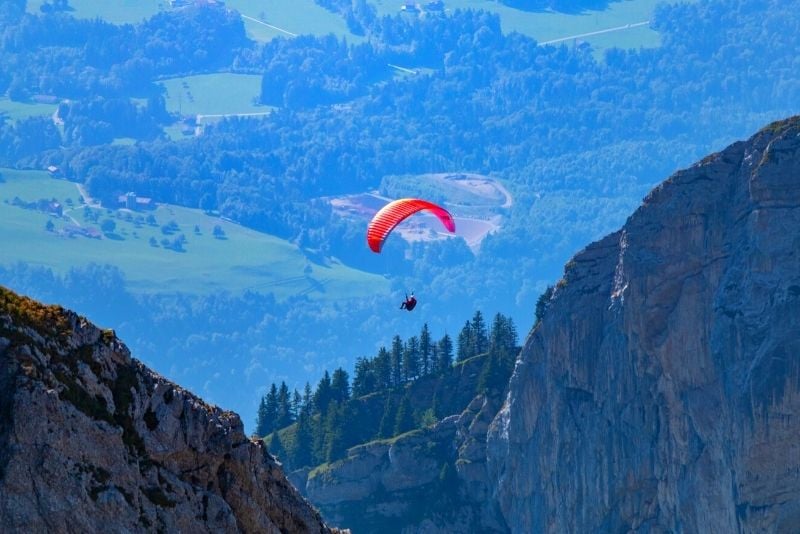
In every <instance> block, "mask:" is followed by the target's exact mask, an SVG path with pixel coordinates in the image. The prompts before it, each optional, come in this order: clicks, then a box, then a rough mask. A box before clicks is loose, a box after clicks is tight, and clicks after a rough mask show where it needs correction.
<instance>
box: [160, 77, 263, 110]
mask: <svg viewBox="0 0 800 534" xmlns="http://www.w3.org/2000/svg"><path fill="white" fill-rule="evenodd" d="M159 83H160V84H161V85H163V86H164V88H165V89H166V95H165V99H166V104H167V109H168V110H169V111H170V112H173V113H175V112H180V113H181V114H182V115H198V114H202V115H213V114H231V113H263V112H269V111H270V109H272V108H270V107H269V106H261V105H257V104H256V99H257V98H258V96H259V94H260V93H261V76H259V75H257V74H233V73H226V72H221V73H215V74H200V75H197V76H185V77H181V78H170V79H169V80H163V81H161V82H159Z"/></svg>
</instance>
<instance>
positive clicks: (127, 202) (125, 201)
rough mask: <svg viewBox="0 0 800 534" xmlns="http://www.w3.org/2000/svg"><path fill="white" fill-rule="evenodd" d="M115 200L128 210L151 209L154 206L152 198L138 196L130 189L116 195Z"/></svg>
mask: <svg viewBox="0 0 800 534" xmlns="http://www.w3.org/2000/svg"><path fill="white" fill-rule="evenodd" d="M117 201H118V202H119V204H120V205H121V206H122V207H123V208H128V209H129V210H151V209H153V208H155V207H156V205H155V203H154V202H153V199H152V198H149V197H140V196H138V195H137V194H136V193H134V192H132V191H131V192H128V193H125V194H124V195H120V196H118V197H117Z"/></svg>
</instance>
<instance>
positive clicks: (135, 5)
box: [28, 0, 169, 24]
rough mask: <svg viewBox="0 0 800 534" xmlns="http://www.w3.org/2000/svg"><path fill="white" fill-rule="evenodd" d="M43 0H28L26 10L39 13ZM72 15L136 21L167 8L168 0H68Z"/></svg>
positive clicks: (119, 21)
mask: <svg viewBox="0 0 800 534" xmlns="http://www.w3.org/2000/svg"><path fill="white" fill-rule="evenodd" d="M43 3H44V0H28V11H29V12H31V13H39V12H40V11H39V8H40V7H41V5H42V4H43ZM69 5H70V6H72V9H73V11H71V12H70V13H72V15H73V16H75V17H77V18H83V19H92V18H95V17H99V18H101V19H104V20H107V21H109V22H113V23H115V24H123V23H126V22H128V23H136V22H139V21H140V20H142V19H146V18H148V17H151V16H153V15H155V14H156V13H158V12H159V10H160V9H167V8H168V7H167V6H168V5H169V1H168V0H69Z"/></svg>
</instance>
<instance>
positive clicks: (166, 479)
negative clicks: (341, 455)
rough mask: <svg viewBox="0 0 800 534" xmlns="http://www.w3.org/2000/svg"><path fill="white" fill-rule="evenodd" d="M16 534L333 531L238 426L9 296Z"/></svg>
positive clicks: (92, 336)
mask: <svg viewBox="0 0 800 534" xmlns="http://www.w3.org/2000/svg"><path fill="white" fill-rule="evenodd" d="M0 525H3V531H4V532H141V531H157V530H158V531H166V532H192V533H199V532H215V533H216V532H276V533H277V532H293V533H294V532H309V533H310V532H314V533H316V532H320V533H323V532H331V530H330V529H329V528H327V527H326V526H325V525H324V524H323V522H322V520H321V518H320V516H319V514H318V513H317V512H316V511H315V510H314V509H313V508H312V507H311V506H310V505H308V504H307V503H306V502H305V501H304V500H303V498H302V497H301V496H300V495H299V494H298V493H297V491H296V490H295V489H294V488H293V487H292V486H291V485H290V484H289V483H288V481H287V480H286V478H285V477H284V475H283V472H282V470H281V467H280V464H278V463H277V462H276V461H275V460H274V458H273V457H272V456H270V455H269V454H268V453H267V451H266V449H265V448H264V447H263V445H262V444H261V443H260V442H253V441H250V440H249V439H247V437H246V436H245V435H244V431H243V427H242V423H241V421H240V420H239V417H238V416H237V415H236V414H234V413H231V412H226V411H222V410H220V409H218V408H216V407H213V406H209V405H207V404H205V403H204V402H203V401H202V400H200V399H199V398H198V397H195V396H194V395H192V394H191V393H189V392H187V391H185V390H183V389H181V388H180V387H178V386H176V385H175V384H173V383H171V382H169V381H167V380H165V379H164V378H162V377H160V376H158V375H157V374H155V373H153V372H152V371H150V370H148V369H147V368H146V367H144V366H143V365H142V364H141V363H139V362H138V361H136V360H134V359H132V358H131V356H130V353H129V352H128V350H127V348H126V347H125V346H124V345H122V343H121V342H120V341H119V340H118V339H117V338H116V337H115V336H114V334H113V332H111V331H102V330H99V329H98V328H96V327H94V326H93V325H91V324H89V323H88V322H87V321H86V320H85V319H83V318H81V317H79V316H77V315H75V314H74V313H71V312H67V311H64V310H62V309H61V308H58V307H45V306H42V305H40V304H38V303H36V302H34V301H31V300H29V299H25V298H22V297H18V296H16V295H14V294H13V293H11V292H10V291H7V290H5V289H3V288H0Z"/></svg>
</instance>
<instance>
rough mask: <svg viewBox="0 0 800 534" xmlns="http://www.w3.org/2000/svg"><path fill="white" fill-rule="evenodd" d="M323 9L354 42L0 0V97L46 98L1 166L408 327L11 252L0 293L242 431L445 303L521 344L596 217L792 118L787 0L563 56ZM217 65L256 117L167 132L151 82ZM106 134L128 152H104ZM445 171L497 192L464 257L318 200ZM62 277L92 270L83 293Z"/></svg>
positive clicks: (183, 14) (1, 126) (672, 12)
mask: <svg viewBox="0 0 800 534" xmlns="http://www.w3.org/2000/svg"><path fill="white" fill-rule="evenodd" d="M329 4H330V5H329V6H328V7H329V8H330V9H334V10H341V11H342V16H344V17H345V18H346V20H347V21H348V24H349V26H350V27H351V30H353V32H354V33H359V32H360V34H361V35H364V36H368V39H367V40H365V41H364V42H362V43H360V44H352V43H348V42H346V41H343V40H341V39H339V38H336V37H333V36H327V37H315V36H299V37H296V38H282V37H281V38H276V39H273V40H271V41H269V42H266V43H259V42H254V41H251V40H249V39H248V38H247V36H246V35H245V32H244V29H243V26H242V21H241V19H240V18H239V17H238V15H237V14H236V13H235V12H234V11H228V10H226V9H224V8H218V9H217V8H210V7H206V8H188V9H183V10H179V11H174V12H173V11H171V12H164V13H160V14H158V15H156V16H154V17H152V18H150V19H148V20H146V21H144V22H142V23H140V24H136V25H123V26H115V25H112V24H108V23H105V22H102V21H99V20H77V19H73V18H72V17H71V16H70V14H69V12H50V13H41V14H38V15H32V14H24V10H23V7H24V2H20V1H19V0H14V1H12V2H5V3H4V4H3V6H2V7H0V17H2V23H3V27H4V29H3V31H2V40H0V60H2V62H3V64H4V65H7V66H10V68H8V69H4V70H3V71H2V72H0V93H2V92H5V93H6V94H7V95H8V97H9V98H10V99H12V101H29V100H30V99H33V98H39V97H41V96H42V95H44V96H52V97H56V98H57V100H58V101H59V102H60V104H59V108H58V116H59V118H60V119H61V120H62V121H63V124H60V123H56V122H54V121H53V120H51V117H44V116H41V117H31V118H28V119H20V120H13V121H12V120H3V119H0V164H2V165H5V166H16V167H35V168H45V167H47V166H49V165H54V166H57V167H59V169H61V171H62V172H63V175H64V176H65V177H66V178H67V179H69V180H73V181H76V182H82V183H84V184H85V185H86V187H87V189H88V190H89V192H90V193H91V194H92V195H93V196H95V197H97V198H99V199H113V198H116V196H117V195H119V194H124V193H125V192H127V191H131V190H135V191H137V192H138V193H139V194H141V195H145V196H148V197H152V198H153V199H154V200H155V201H158V202H169V203H173V204H178V205H182V206H188V207H196V208H201V209H203V210H206V211H208V212H209V213H216V214H219V215H221V216H224V217H227V218H230V219H232V220H235V221H238V222H240V223H241V224H243V225H246V226H248V227H251V228H254V229H257V230H260V231H264V232H269V233H271V234H274V235H277V236H280V237H283V238H285V239H288V240H291V241H293V242H294V243H296V244H297V245H299V246H300V247H301V248H302V249H303V250H304V251H306V252H307V253H308V254H309V255H310V257H312V258H326V257H336V258H338V259H339V260H340V261H342V262H344V263H345V264H347V265H351V266H354V267H358V268H360V269H363V270H367V271H370V272H374V273H379V274H387V275H388V276H389V277H390V279H391V280H392V283H393V287H394V290H395V295H398V296H399V295H400V294H401V293H402V292H403V291H405V290H409V289H412V288H413V289H414V290H415V291H416V293H417V295H418V296H420V300H421V305H420V307H418V308H417V310H415V312H414V314H413V315H410V316H409V315H407V314H406V315H402V316H401V315H398V312H397V309H396V307H397V304H398V302H399V297H398V302H394V301H391V302H387V301H386V299H385V298H378V297H376V298H373V299H361V300H358V301H344V300H343V301H338V302H334V303H330V302H326V303H322V302H317V301H314V300H313V299H309V298H307V297H305V296H302V295H299V296H297V297H296V298H292V299H288V300H283V301H277V300H275V299H274V298H273V297H272V296H270V295H269V294H268V292H267V291H262V292H258V291H254V292H250V293H247V294H244V295H242V294H218V295H213V296H196V295H184V294H179V295H140V294H134V293H133V292H132V291H130V288H128V287H126V282H125V276H124V273H121V272H116V271H113V270H109V269H105V270H103V269H102V268H99V267H91V268H90V267H86V266H76V267H75V269H74V270H73V271H71V272H69V273H52V272H48V271H47V270H46V269H44V270H43V269H42V268H41V267H33V266H26V265H11V262H12V261H13V258H10V259H9V260H8V261H6V260H4V265H3V268H2V271H0V272H2V277H0V281H2V282H3V283H6V284H8V285H11V286H12V287H15V288H17V289H19V290H24V291H27V292H29V293H31V294H34V295H36V296H38V297H39V298H44V299H57V300H59V301H62V302H64V303H66V304H68V305H70V306H73V307H76V308H78V309H80V310H81V311H83V312H85V313H91V314H96V316H95V319H96V320H97V321H99V322H101V323H106V324H107V325H109V326H114V327H115V328H117V329H118V331H120V332H121V334H122V335H123V336H124V337H125V338H126V339H128V340H129V342H130V343H131V345H132V346H133V347H134V348H135V350H136V351H137V352H138V353H140V354H141V355H142V356H143V357H144V358H145V359H147V360H148V361H149V362H150V363H152V364H153V365H154V366H156V368H159V369H162V370H164V371H165V372H167V373H168V374H170V376H173V377H176V378H178V377H182V379H185V380H188V382H187V383H188V384H190V385H191V384H194V385H195V387H197V388H207V389H206V391H208V392H209V393H210V394H211V398H212V399H213V400H215V401H217V402H222V403H223V404H227V405H230V406H232V407H236V408H238V409H240V410H241V411H243V412H244V414H245V418H246V419H247V420H252V417H249V416H248V412H249V413H251V414H252V413H254V412H255V409H256V407H257V403H258V398H259V397H260V395H261V394H262V393H263V388H264V387H266V384H268V383H270V382H277V381H280V380H284V381H286V382H287V383H288V384H290V386H291V388H292V389H294V388H300V385H301V384H303V383H304V382H306V381H307V380H309V378H310V377H316V376H318V375H319V373H320V372H321V371H322V370H323V369H325V368H335V367H337V366H342V367H345V368H349V365H350V364H352V362H354V359H355V358H356V357H357V356H359V355H363V354H367V353H373V352H374V351H375V349H376V348H377V347H379V346H380V345H381V344H384V345H385V344H388V343H389V341H390V340H389V336H390V335H391V334H389V332H392V333H394V332H397V333H399V335H401V336H405V337H408V336H411V335H413V334H414V333H416V332H418V331H419V329H420V325H421V324H422V323H424V322H428V323H429V324H430V327H431V329H432V330H436V331H445V330H449V331H451V332H454V331H456V330H457V329H458V328H459V327H460V326H461V324H460V320H461V318H460V317H459V312H458V310H463V309H476V308H480V309H483V310H488V311H489V312H490V313H491V314H494V313H496V312H502V313H503V314H507V315H508V316H509V317H512V318H513V319H514V320H515V322H516V323H517V324H518V325H519V327H520V330H521V331H526V330H527V329H528V327H529V326H530V325H531V324H532V321H533V314H534V306H535V302H536V299H537V297H538V296H539V294H540V293H541V292H542V291H543V290H544V289H545V286H546V285H547V283H548V282H550V281H552V280H554V279H555V278H556V277H557V276H558V273H559V270H560V266H561V265H562V264H563V262H564V261H565V260H566V258H568V257H569V256H570V255H571V254H572V253H574V252H575V248H576V247H578V246H580V245H581V244H583V243H585V242H588V241H590V240H591V239H593V238H597V237H599V236H600V235H602V234H603V233H604V232H606V231H608V230H610V229H611V228H614V227H616V226H618V225H619V224H620V223H621V222H622V220H623V218H624V217H625V216H626V214H627V213H628V212H629V211H630V209H631V208H632V207H633V206H634V205H636V204H637V203H638V201H639V200H640V199H641V197H642V196H643V195H644V193H645V192H646V191H647V190H648V189H649V188H650V187H651V186H652V185H653V184H654V182H655V180H657V179H658V178H660V177H663V176H665V175H667V174H669V173H670V172H671V171H673V170H674V169H675V168H677V167H679V166H681V165H685V164H688V163H689V162H690V161H692V160H693V159H695V158H697V157H699V156H700V155H701V154H704V153H706V152H708V151H711V150H714V149H718V148H721V147H722V146H723V145H724V144H725V143H726V142H728V141H729V140H731V139H733V138H734V137H737V136H742V135H743V134H744V132H747V131H749V130H751V129H753V128H754V127H755V126H756V125H759V124H762V123H764V122H767V121H768V120H769V119H771V118H777V117H780V116H784V115H787V114H791V113H793V112H797V109H798V107H800V74H798V73H800V68H798V67H800V64H798V61H800V60H798V56H797V53H796V52H797V50H798V49H800V34H798V32H797V31H796V28H797V26H798V21H799V20H800V19H799V17H800V2H798V1H796V0H792V1H789V2H783V1H780V2H779V1H777V0H772V1H767V2H761V1H754V0H736V1H733V2H731V1H721V0H711V1H706V2H699V3H695V4H676V5H667V4H665V5H662V6H661V7H659V8H658V9H657V10H656V12H655V13H654V14H653V17H652V18H651V26H652V27H653V28H654V29H656V30H657V31H659V33H660V35H661V41H662V44H661V46H660V47H659V48H655V49H640V50H618V49H615V50H611V51H609V52H607V53H606V55H605V57H604V58H602V59H600V60H598V59H597V58H595V56H594V55H593V54H592V51H591V49H587V47H584V46H573V44H572V43H569V44H566V45H562V46H539V44H538V43H537V42H536V41H535V40H533V39H531V38H528V37H525V36H523V35H520V34H517V33H504V32H503V31H502V28H501V25H500V21H499V19H498V17H497V16H495V15H492V14H489V13H486V12H480V11H470V10H454V11H452V12H442V13H439V14H434V13H427V14H426V16H425V17H414V18H410V17H401V16H394V17H385V16H384V17H378V16H377V15H376V14H375V10H374V9H372V7H371V6H370V4H369V3H368V2H355V3H352V4H350V6H351V7H350V8H347V7H346V6H344V5H340V4H341V3H339V2H329ZM530 7H536V6H530ZM551 7H552V6H551ZM537 8H538V7H537ZM45 58H47V59H46V60H45ZM387 64H393V65H401V66H403V67H404V68H407V69H409V70H411V71H415V72H417V74H407V73H406V74H398V73H396V71H394V70H393V69H391V68H389V67H388V66H387ZM220 71H229V72H239V73H248V74H258V75H261V76H262V77H263V78H262V83H261V92H260V95H259V96H258V99H259V100H260V103H261V104H264V105H269V106H275V107H276V108H277V109H276V111H274V112H273V113H271V114H270V115H268V116H264V117H259V118H258V119H255V118H231V119H227V120H223V121H220V122H218V123H216V124H215V125H206V126H204V128H203V130H202V135H199V136H191V137H187V138H186V139H182V140H180V141H173V140H171V139H170V138H169V137H167V136H166V134H165V133H164V127H165V126H166V125H168V124H173V123H176V122H178V123H180V122H181V121H183V120H184V119H186V117H178V116H174V115H170V113H169V112H168V111H167V110H166V108H165V104H164V98H163V93H162V90H161V89H160V85H158V83H157V82H158V80H159V79H160V78H163V77H170V76H178V75H187V74H198V73H209V72H220ZM65 99H69V100H70V101H69V102H66V101H65ZM121 137H124V138H130V139H133V140H134V143H135V144H127V145H126V144H110V143H111V140H112V139H117V138H121ZM467 171H468V172H475V173H481V174H486V175H491V176H493V177H495V178H497V179H499V180H501V181H502V182H503V183H504V184H505V185H506V187H507V188H508V189H509V191H510V192H511V194H512V196H513V204H512V205H511V206H510V207H509V208H506V209H504V210H503V212H502V214H503V216H504V219H503V226H502V228H501V231H499V232H498V233H496V234H493V235H490V236H489V237H487V238H486V240H485V241H484V242H483V244H482V246H481V249H480V251H479V252H478V253H477V254H473V252H471V251H470V250H469V249H467V247H466V246H465V244H464V243H463V241H460V240H448V241H445V242H436V243H430V244H423V243H417V244H414V245H413V246H411V245H407V244H405V243H404V242H402V241H400V240H394V241H391V242H389V243H388V244H387V247H386V249H385V251H384V254H383V255H382V256H381V257H376V256H374V255H372V254H371V253H370V252H369V251H368V250H367V249H366V247H365V245H364V235H363V231H364V229H363V227H362V226H360V225H358V224H356V223H355V222H353V221H351V220H348V219H343V218H340V217H338V216H336V214H335V213H333V211H332V210H331V208H330V205H329V203H328V202H327V201H326V197H329V196H331V195H337V194H345V193H360V192H364V191H368V190H373V189H377V188H378V187H379V186H380V184H381V181H382V179H383V178H384V177H385V176H389V175H392V176H397V175H416V174H422V173H432V172H467ZM98 269H99V270H100V271H101V272H103V273H105V274H104V276H103V277H101V278H99V279H98V280H97V281H94V280H95V275H94V274H93V273H94V272H95V270H98ZM75 280H93V283H91V284H89V287H91V290H87V289H86V287H87V286H86V285H85V284H80V283H76V282H75ZM109 293H110V294H113V295H116V296H117V298H115V299H113V300H109V299H108V298H107V295H108V294H109ZM310 332H313V334H310ZM298 362H300V363H299V364H298ZM242 383H245V384H246V385H247V389H248V392H247V393H245V392H244V391H243V389H242V388H241V384H242ZM259 388H262V389H261V391H259Z"/></svg>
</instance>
